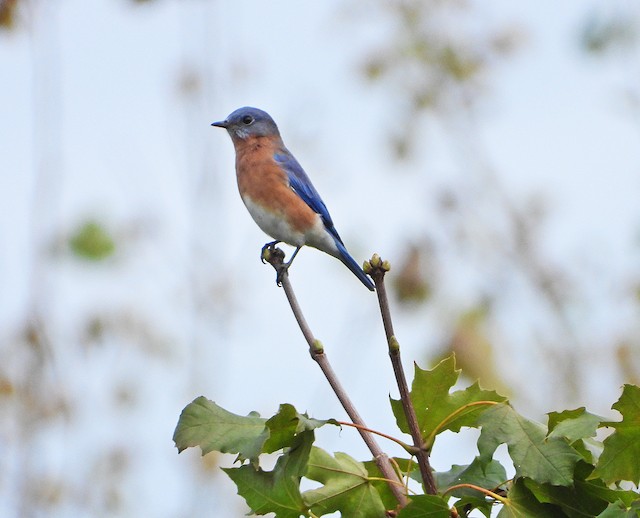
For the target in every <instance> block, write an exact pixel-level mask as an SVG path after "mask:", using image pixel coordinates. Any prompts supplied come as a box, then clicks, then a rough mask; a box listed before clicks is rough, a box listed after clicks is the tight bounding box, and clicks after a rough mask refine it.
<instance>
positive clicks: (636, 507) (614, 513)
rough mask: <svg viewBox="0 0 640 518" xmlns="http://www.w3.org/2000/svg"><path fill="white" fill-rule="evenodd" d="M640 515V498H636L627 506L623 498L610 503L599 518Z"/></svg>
mask: <svg viewBox="0 0 640 518" xmlns="http://www.w3.org/2000/svg"><path fill="white" fill-rule="evenodd" d="M639 516H640V500H636V501H635V502H633V503H632V504H630V505H629V506H627V505H626V504H625V503H624V502H622V501H621V500H620V501H618V502H614V503H612V504H609V506H608V507H607V508H606V509H605V510H604V511H602V512H601V513H600V514H599V515H598V516H597V518H638V517H639Z"/></svg>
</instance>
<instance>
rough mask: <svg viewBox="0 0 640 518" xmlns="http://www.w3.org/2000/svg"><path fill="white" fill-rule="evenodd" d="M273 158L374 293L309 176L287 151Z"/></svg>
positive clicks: (341, 254)
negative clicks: (348, 250)
mask: <svg viewBox="0 0 640 518" xmlns="http://www.w3.org/2000/svg"><path fill="white" fill-rule="evenodd" d="M273 158H274V159H275V161H276V162H278V164H280V165H281V166H282V169H283V170H284V171H285V172H286V173H287V176H288V178H289V185H290V186H291V188H292V189H293V190H294V191H295V192H296V193H297V194H298V196H300V198H302V200H303V201H304V202H305V203H306V204H307V205H309V207H311V209H312V210H313V211H314V212H316V213H317V214H319V215H320V217H321V218H322V222H323V223H324V228H326V229H327V232H329V234H331V235H332V236H333V238H334V239H335V242H336V246H337V248H338V252H339V254H340V255H339V259H340V260H341V261H342V262H343V263H344V264H345V265H346V266H347V268H349V270H351V271H352V272H353V273H354V274H355V275H356V276H357V277H358V279H360V281H362V283H363V284H364V285H365V286H366V287H367V288H369V289H370V290H371V291H373V290H374V289H375V287H374V285H373V282H371V279H370V278H369V277H368V276H367V274H366V273H364V271H362V268H360V266H359V265H358V263H356V261H355V260H354V259H353V257H351V256H350V255H349V252H347V249H346V248H345V247H344V243H343V242H342V239H340V236H339V235H338V232H337V231H336V229H335V227H334V226H333V221H331V216H330V215H329V211H328V210H327V206H326V205H325V204H324V202H323V201H322V198H320V195H319V194H318V191H316V188H315V187H314V186H313V184H312V183H311V180H309V177H308V176H307V173H305V172H304V169H302V166H301V165H300V164H299V163H298V161H297V160H296V159H295V157H294V156H293V155H292V154H291V153H289V151H287V150H286V149H283V150H282V152H281V153H275V154H274V155H273Z"/></svg>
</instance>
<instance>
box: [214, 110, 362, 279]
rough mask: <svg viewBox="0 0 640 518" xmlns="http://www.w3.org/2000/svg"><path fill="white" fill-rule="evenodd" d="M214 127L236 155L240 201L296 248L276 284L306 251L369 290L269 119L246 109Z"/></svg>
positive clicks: (257, 219)
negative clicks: (328, 259) (337, 265)
mask: <svg viewBox="0 0 640 518" xmlns="http://www.w3.org/2000/svg"><path fill="white" fill-rule="evenodd" d="M211 125H212V126H215V127H218V128H224V129H226V130H227V133H228V134H229V136H230V137H231V141H232V142H233V145H234V148H235V154H236V179H237V182H238V190H239V191H240V197H241V198H242V201H243V202H244V204H245V206H246V208H247V210H248V211H249V214H251V217H252V218H253V219H254V221H255V222H256V223H257V225H258V226H259V227H260V228H261V229H262V230H263V231H264V232H265V233H266V234H267V235H269V236H271V237H272V238H273V239H275V241H272V242H270V243H267V244H266V245H264V247H263V249H262V250H263V253H264V251H265V249H267V248H271V249H273V247H274V246H275V245H277V244H278V243H281V242H282V243H287V244H288V245H291V246H294V247H295V251H294V252H293V254H292V255H291V259H289V261H288V262H287V263H285V264H284V265H283V269H282V270H281V271H279V272H278V277H277V279H276V282H277V283H278V284H280V279H281V275H282V273H283V272H284V271H286V270H287V269H288V268H289V267H290V266H291V263H292V262H293V259H294V258H295V257H296V255H297V254H298V252H299V251H300V249H301V248H302V247H303V246H305V245H307V246H311V247H313V248H316V249H318V250H321V251H322V252H325V253H327V254H329V255H331V256H333V257H335V258H337V259H339V260H340V261H342V262H343V263H344V265H345V266H346V267H347V268H349V270H351V271H352V272H353V273H354V274H355V276H356V277H358V279H360V281H361V282H362V284H364V285H365V286H366V287H367V288H368V289H369V290H371V291H374V289H375V286H374V284H373V282H372V281H371V278H370V277H369V276H367V274H366V273H365V272H364V271H363V269H362V268H361V267H360V266H359V265H358V263H357V262H356V261H355V260H354V259H353V257H351V255H349V252H347V249H346V247H345V245H344V243H343V241H342V239H341V238H340V235H339V234H338V231H337V230H336V228H335V226H334V225H333V220H332V219H331V215H330V214H329V211H328V210H327V206H326V205H325V203H324V202H323V201H322V198H321V197H320V195H319V194H318V191H317V190H316V188H315V187H314V186H313V184H312V183H311V180H310V179H309V177H308V176H307V173H305V171H304V169H303V168H302V166H301V165H300V164H299V163H298V161H297V160H296V158H295V157H294V156H293V155H292V154H291V152H290V151H289V150H288V149H287V148H286V147H285V145H284V142H283V140H282V137H281V136H280V131H279V130H278V126H277V125H276V123H275V121H274V120H273V119H272V118H271V116H270V115H269V114H268V113H267V112H265V111H263V110H260V109H258V108H252V107H250V106H245V107H243V108H238V109H237V110H235V111H234V112H232V113H231V114H230V115H229V116H228V117H227V118H226V119H225V120H223V121H218V122H214V123H212V124H211Z"/></svg>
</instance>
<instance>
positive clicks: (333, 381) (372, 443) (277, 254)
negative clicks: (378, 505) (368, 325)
mask: <svg viewBox="0 0 640 518" xmlns="http://www.w3.org/2000/svg"><path fill="white" fill-rule="evenodd" d="M262 258H263V260H266V261H267V262H268V263H269V264H271V266H273V267H274V268H275V270H276V272H278V280H279V281H280V283H281V284H282V287H283V289H284V292H285V295H286V296H287V300H288V301H289V305H290V306H291V311H293V314H294V316H295V318H296V321H297V322H298V325H299V326H300V330H301V331H302V334H303V335H304V338H305V340H306V341H307V344H309V354H310V355H311V358H312V359H313V360H314V361H315V362H316V363H317V364H318V366H319V367H320V369H321V370H322V373H323V374H324V376H325V378H327V381H328V382H329V385H331V388H332V389H333V392H334V393H335V395H336V396H337V397H338V400H339V401H340V403H341V404H342V408H344V410H345V412H346V413H347V415H348V416H349V418H350V419H351V421H352V422H353V423H355V424H358V425H360V426H361V427H362V429H361V428H358V432H359V433H360V436H361V437H362V440H363V441H364V442H365V444H366V445H367V448H369V451H370V452H371V455H373V459H374V461H375V463H376V465H377V466H378V469H380V472H381V473H382V475H383V476H384V478H385V479H386V480H387V484H388V486H389V489H390V490H391V492H392V493H393V495H394V497H395V499H396V500H397V501H398V504H399V505H400V507H405V506H406V505H407V504H408V503H409V500H408V498H407V495H406V494H405V493H404V491H403V489H404V484H403V483H402V481H401V479H400V478H399V477H398V476H397V474H396V472H395V470H394V469H393V466H392V465H391V462H390V460H389V457H388V456H387V454H386V453H384V452H383V451H382V449H381V448H380V446H379V445H378V443H377V442H376V440H375V438H374V436H373V434H372V433H371V432H369V431H368V428H367V426H366V424H365V422H364V420H363V419H362V417H360V414H359V413H358V411H357V410H356V408H355V406H354V405H353V402H352V401H351V399H350V398H349V396H348V395H347V393H346V391H345V390H344V387H343V386H342V384H341V383H340V381H339V380H338V377H337V376H336V374H335V372H334V370H333V368H332V367H331V364H330V363H329V359H328V358H327V355H326V354H325V353H324V347H323V346H322V343H321V342H320V341H319V340H316V338H315V337H314V336H313V333H312V331H311V328H310V327H309V324H307V321H306V319H305V317H304V314H303V313H302V309H301V308H300V305H299V304H298V300H297V298H296V296H295V293H294V291H293V288H292V286H291V282H290V281H289V275H288V273H287V270H286V269H285V268H284V252H283V251H282V250H280V249H279V248H267V249H265V250H263V256H262Z"/></svg>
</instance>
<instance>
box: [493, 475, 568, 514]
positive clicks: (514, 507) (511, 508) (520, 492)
mask: <svg viewBox="0 0 640 518" xmlns="http://www.w3.org/2000/svg"><path fill="white" fill-rule="evenodd" d="M561 516H563V514H562V512H561V511H560V509H558V508H557V507H555V506H552V505H547V504H541V503H540V502H538V500H536V498H535V496H533V494H532V493H531V491H529V490H528V489H527V488H526V486H525V485H524V481H523V480H522V479H521V478H520V479H517V480H516V481H515V482H514V484H513V485H512V486H511V489H510V490H509V494H508V495H507V500H506V502H504V505H503V506H502V509H500V512H499V513H498V518H559V517H561Z"/></svg>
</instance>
